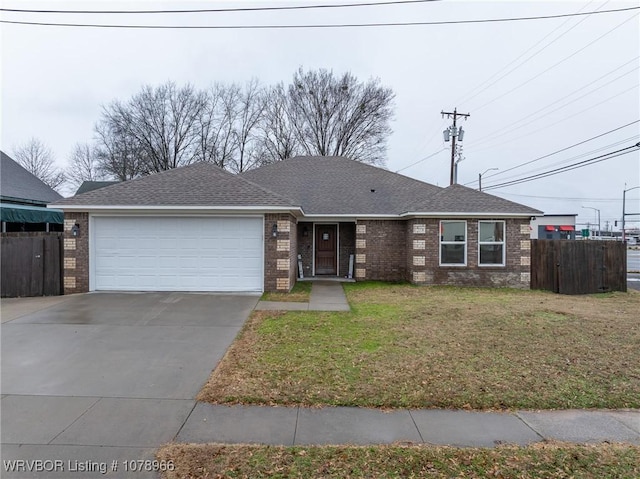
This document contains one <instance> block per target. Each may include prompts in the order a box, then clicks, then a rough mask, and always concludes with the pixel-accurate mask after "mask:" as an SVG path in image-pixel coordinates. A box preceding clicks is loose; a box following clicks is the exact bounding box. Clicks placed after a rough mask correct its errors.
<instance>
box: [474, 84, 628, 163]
mask: <svg viewBox="0 0 640 479" xmlns="http://www.w3.org/2000/svg"><path fill="white" fill-rule="evenodd" d="M638 87H640V85H639V84H635V85H633V86H631V87H629V88H627V89H626V90H623V91H621V92H619V93H616V94H615V95H612V96H610V97H608V98H605V99H604V100H602V101H600V102H598V103H596V104H595V105H591V106H589V107H587V108H583V109H582V110H580V111H578V112H576V113H574V114H572V115H569V116H565V117H564V118H561V119H560V120H558V121H556V122H554V123H549V124H546V125H545V126H543V127H542V128H538V129H537V130H532V131H530V132H529V133H525V134H524V135H520V136H516V137H509V138H508V139H506V140H504V139H501V142H500V145H501V146H502V145H504V144H506V143H511V142H514V141H517V140H520V139H522V138H526V137H527V136H531V135H534V134H536V133H538V132H540V131H542V130H546V129H548V128H551V127H552V126H556V125H557V124H559V123H563V122H565V121H567V120H570V119H571V118H573V117H575V116H578V115H581V114H582V113H584V112H586V111H589V110H593V109H594V108H596V107H597V106H600V105H602V104H604V103H607V102H609V101H611V100H613V99H614V98H617V97H619V96H622V95H624V94H625V93H627V92H629V91H631V90H634V89H636V88H638ZM495 146H497V145H493V146H483V147H481V148H476V149H474V150H472V151H474V152H476V151H482V150H486V149H491V148H495Z"/></svg>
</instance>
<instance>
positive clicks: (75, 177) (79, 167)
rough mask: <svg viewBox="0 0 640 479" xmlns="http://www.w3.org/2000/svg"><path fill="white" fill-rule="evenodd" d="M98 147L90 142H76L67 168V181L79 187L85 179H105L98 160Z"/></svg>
mask: <svg viewBox="0 0 640 479" xmlns="http://www.w3.org/2000/svg"><path fill="white" fill-rule="evenodd" d="M97 153H98V152H97V151H96V147H95V146H92V145H90V144H89V143H76V145H75V146H74V147H73V151H72V153H71V156H70V157H69V165H68V166H67V169H66V177H67V181H68V182H69V183H70V184H71V185H73V186H74V187H75V188H78V187H79V186H80V185H81V184H82V182H84V181H98V180H102V179H104V175H103V173H102V171H101V169H100V164H99V162H98V154H97Z"/></svg>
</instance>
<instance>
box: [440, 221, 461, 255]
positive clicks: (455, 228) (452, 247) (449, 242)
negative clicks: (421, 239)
mask: <svg viewBox="0 0 640 479" xmlns="http://www.w3.org/2000/svg"><path fill="white" fill-rule="evenodd" d="M466 265H467V222H466V221H440V266H466Z"/></svg>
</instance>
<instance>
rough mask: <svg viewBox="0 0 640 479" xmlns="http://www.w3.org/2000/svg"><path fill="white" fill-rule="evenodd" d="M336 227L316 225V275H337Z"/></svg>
mask: <svg viewBox="0 0 640 479" xmlns="http://www.w3.org/2000/svg"><path fill="white" fill-rule="evenodd" d="M337 244H338V242H337V237H336V225H316V274H333V275H337V274H338V270H337V266H336V265H337V261H336V259H337V255H336V250H337Z"/></svg>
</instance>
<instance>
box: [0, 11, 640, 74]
mask: <svg viewBox="0 0 640 479" xmlns="http://www.w3.org/2000/svg"><path fill="white" fill-rule="evenodd" d="M638 9H640V6H638V7H627V8H617V9H611V10H601V11H591V12H578V13H564V14H558V15H540V16H533V17H509V18H484V19H477V20H446V21H434V22H380V23H334V24H307V25H302V24H298V25H119V24H107V23H101V24H98V23H54V22H29V21H18V20H0V23H6V24H12V25H34V26H46V27H85V28H132V29H166V30H274V29H294V28H361V27H412V26H427V25H463V24H475V23H498V22H516V21H529V20H549V19H555V18H567V17H576V16H583V15H597V14H605V13H619V12H626V11H629V10H638ZM65 13H66V12H65ZM632 18H633V17H632ZM629 20H630V19H629ZM627 21H628V20H627ZM621 25H622V24H621ZM616 28H617V27H616ZM585 48H586V47H585ZM576 53H577V52H576ZM543 73H544V72H543Z"/></svg>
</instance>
